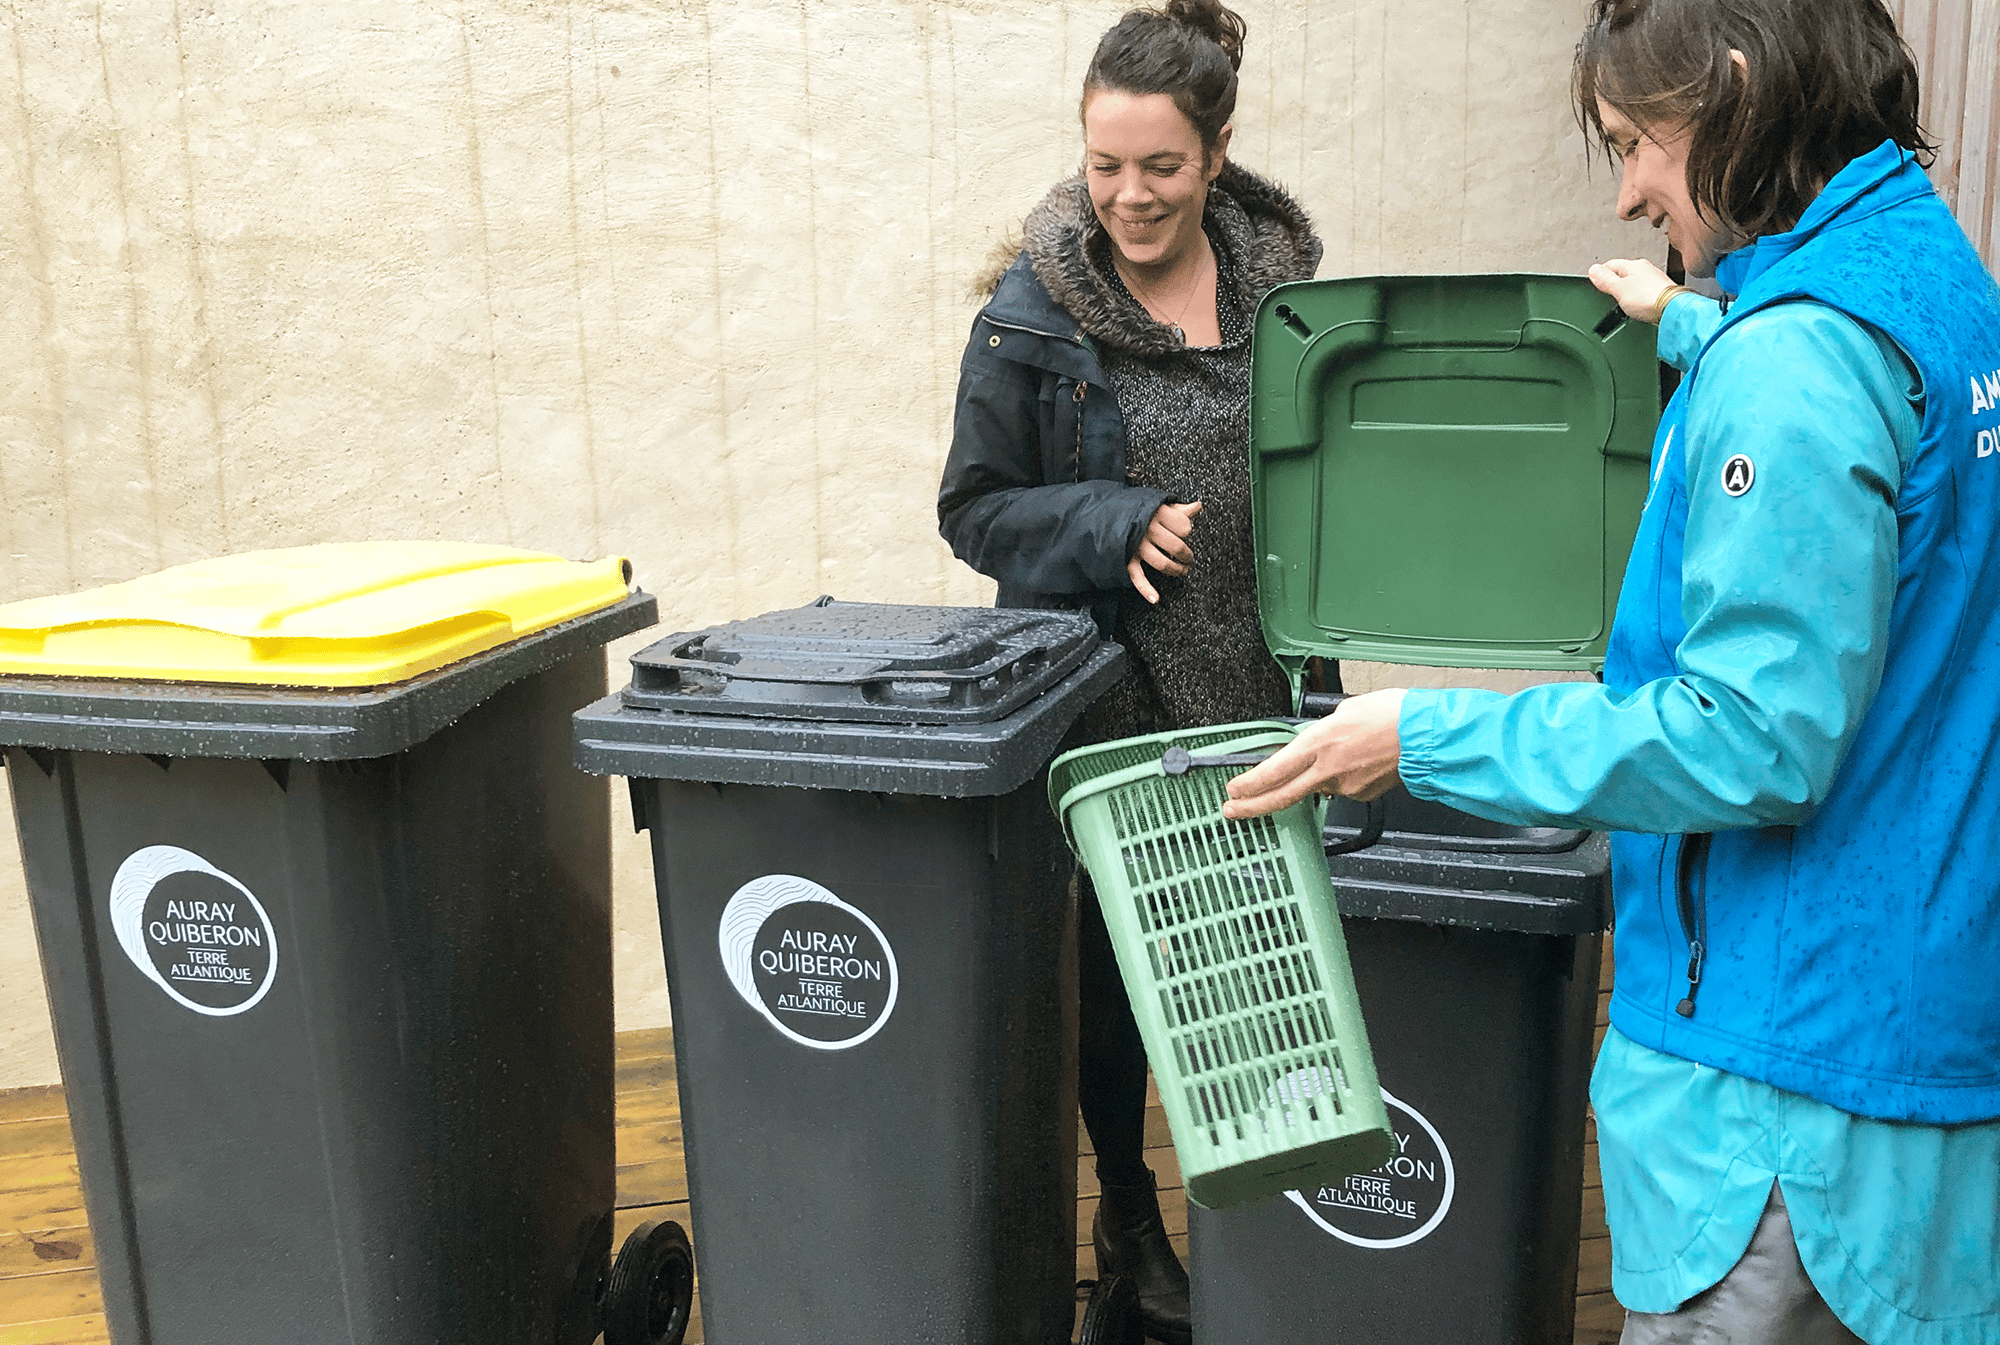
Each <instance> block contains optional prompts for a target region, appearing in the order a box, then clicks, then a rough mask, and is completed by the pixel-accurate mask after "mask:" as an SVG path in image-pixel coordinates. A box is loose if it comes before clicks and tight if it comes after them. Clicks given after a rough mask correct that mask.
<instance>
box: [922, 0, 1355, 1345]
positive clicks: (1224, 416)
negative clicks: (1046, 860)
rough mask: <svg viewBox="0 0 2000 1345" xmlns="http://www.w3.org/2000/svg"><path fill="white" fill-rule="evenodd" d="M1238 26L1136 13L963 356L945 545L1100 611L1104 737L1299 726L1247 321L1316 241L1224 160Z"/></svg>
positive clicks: (1102, 1123)
mask: <svg viewBox="0 0 2000 1345" xmlns="http://www.w3.org/2000/svg"><path fill="white" fill-rule="evenodd" d="M1243 38H1244V26H1243V22H1242V20H1241V19H1240V18H1238V17H1237V16H1236V15H1235V14H1233V13H1231V12H1230V11H1229V10H1227V9H1225V8H1223V7H1222V6H1221V5H1220V4H1219V3H1217V2H1216V0H1172V3H1170V4H1168V5H1167V6H1166V8H1165V9H1162V10H1135V11H1134V12H1132V13H1130V14H1127V15H1126V16H1125V17H1124V18H1123V19H1122V20H1120V21H1119V23H1118V24H1117V25H1116V26H1115V27H1113V28H1112V29H1111V31H1110V32H1108V33H1106V34H1105V35H1104V38H1103V40H1102V41H1101V42H1100V43H1099V45H1098V48H1097V51H1096V54H1095V56H1094V57H1093V58H1092V60H1091V63H1090V68H1089V71H1088V73H1087V74H1086V76H1085V78H1084V86H1083V98H1082V104H1081V107H1080V109H1079V111H1080V117H1081V120H1082V123H1083V151H1084V154H1083V166H1082V171H1081V172H1079V173H1078V174H1077V175H1076V176H1075V177H1072V178H1070V179H1069V180H1067V181H1065V182H1061V183H1058V184H1057V185H1056V187H1055V189H1054V190H1053V191H1051V192H1050V193H1049V194H1048V196H1047V197H1046V198H1045V199H1044V200H1043V201H1042V203H1041V204H1040V205H1039V206H1037V207H1036V208H1035V209H1034V211H1033V212H1032V213H1031V214H1030V215H1029V216H1028V219H1027V221H1026V225H1025V229H1024V232H1025V235H1026V240H1025V241H1026V246H1025V247H1024V248H1023V249H1022V250H1021V252H1020V254H1019V255H1018V256H1015V257H1009V258H1008V259H1007V262H1008V263H1009V264H1008V265H1007V268H1006V270H1005V272H1004V274H1002V275H1000V276H998V277H997V278H996V279H995V281H994V284H993V286H992V290H991V293H992V297H991V300H990V301H989V302H988V303H987V305H986V307H985V308H984V309H983V310H981V312H980V314H979V317H978V318H977V320H976V321H975V322H974V323H973V331H972V339H971V341H970V343H969V344H968V346H967V348H966V352H965V358H964V360H963V362H962V364H961V365H960V374H959V385H958V404H957V412H956V416H955V419H954V422H953V434H952V446H951V455H950V458H949V460H948V461H947V463H946V464H945V470H944V481H943V485H942V487H941V489H940V491H939V495H938V522H939V526H940V530H941V531H942V532H943V534H944V536H945V538H946V540H947V541H949V542H950V543H951V545H952V550H953V551H954V553H956V554H957V555H958V557H959V558H960V559H962V560H964V561H965V562H967V563H968V564H970V565H971V566H972V567H973V568H974V569H976V570H978V571H979V572H980V573H982V574H986V575H989V576H991V577H993V578H995V579H997V580H999V581H1000V596H999V601H1000V605H1001V606H1023V607H1055V608H1066V609H1084V610H1089V611H1091V612H1092V613H1093V614H1094V615H1095V616H1096V618H1097V621H1098V625H1099V627H1100V629H1101V630H1102V631H1103V632H1104V633H1105V634H1106V635H1107V636H1110V637H1112V638H1114V639H1116V640H1117V641H1118V642H1119V643H1120V644H1122V645H1123V646H1125V649H1126V651H1127V654H1128V656H1129V659H1130V663H1129V671H1128V673H1127V675H1126V677H1125V678H1124V680H1122V681H1121V682H1120V683H1119V684H1118V685H1117V686H1116V687H1114V688H1113V689H1112V690H1111V691H1109V692H1107V693H1106V694H1105V696H1104V697H1103V698H1102V699H1101V700H1099V702H1098V703H1097V704H1096V705H1095V706H1094V707H1092V709H1091V710H1090V711H1089V712H1087V714H1086V717H1085V722H1084V731H1085V733H1086V734H1088V735H1089V737H1090V738H1091V740H1092V741H1105V740H1109V739H1114V738H1124V737H1130V736H1132V735H1134V734H1139V733H1152V732H1157V731H1160V730H1164V729H1177V728H1192V727H1196V726H1200V725H1207V724H1220V723H1232V722H1237V721H1241V720H1246V719H1257V718H1262V717H1264V716H1268V715H1273V714H1283V713H1285V712H1286V711H1288V710H1289V709H1290V700H1291V695H1290V687H1289V684H1288V683H1287V681H1286V678H1285V676H1284V674H1283V673H1282V672H1280V671H1279V669H1278V666H1277V664H1276V662H1275V661H1273V659H1272V658H1271V655H1270V652H1269V651H1268V650H1267V649H1266V648H1265V647H1264V641H1263V637H1262V634H1261V631H1260V628H1259V625H1258V619H1257V603H1256V578H1255V566H1254V565H1253V563H1252V558H1251V549H1250V500H1249V494H1250V492H1249V470H1248V450H1247V444H1246V440H1247V433H1248V407H1249V382H1250V319H1251V317H1252V315H1253V314H1254V313H1255V311H1256V307H1257V302H1258V300H1259V299H1260V298H1261V297H1262V296H1263V294H1264V292H1265V291H1266V290H1268V289H1270V288H1271V286H1273V285H1275V284H1279V283H1281V282H1284V281H1288V280H1303V279H1305V278H1307V277H1309V276H1311V275H1312V273H1313V270H1314V268H1315V267H1316V266H1317V265H1318V263H1319V257H1320V244H1319V240H1318V239H1317V238H1316V237H1315V236H1314V235H1313V232H1312V228H1311V226H1310V224H1309V223H1308V222H1307V220H1306V217H1305V213H1304V212H1303V211H1302V210H1301V209H1300V208H1299V206H1298V204H1297V203H1296V202H1294V201H1293V200H1292V198H1291V197H1290V196H1288V195H1287V194H1286V193H1285V192H1284V191H1282V190H1280V189H1279V188H1278V187H1276V186H1274V185H1273V184H1271V183H1270V182H1267V181H1265V180H1264V179H1263V178H1260V177H1258V176H1256V175H1255V174H1253V173H1250V172H1247V171H1245V170H1244V169H1242V168H1241V167H1239V166H1237V165H1236V164H1234V163H1231V162H1230V160H1229V145H1230V139H1231V125H1230V118H1231V117H1232V116H1233V115H1234V111H1235V107H1236V67H1237V65H1238V63H1239V62H1240V61H1241V59H1242V54H1243ZM1080 901H1081V905H1080V910H1079V940H1080V956H1079V964H1080V965H1079V981H1080V985H1079V992H1080V998H1081V1001H1082V1033H1081V1045H1080V1056H1081V1076H1080V1080H1079V1089H1078V1091H1079V1094H1080V1098H1079V1100H1080V1102H1081V1105H1082V1110H1083V1119H1084V1124H1085V1125H1086V1126H1087V1127H1088V1129H1089V1131H1090V1136H1091V1140H1092V1142H1093V1144H1094V1146H1095V1150H1096V1153H1097V1171H1098V1179H1099V1183H1100V1187H1101V1189H1102V1191H1103V1198H1102V1200H1101V1202H1100V1204H1099V1206H1098V1226H1097V1229H1096V1241H1097V1247H1098V1263H1099V1265H1100V1266H1101V1267H1103V1268H1104V1269H1105V1271H1106V1273H1110V1272H1112V1271H1120V1272H1123V1273H1124V1274H1126V1275H1128V1276H1130V1277H1131V1278H1132V1279H1133V1280H1134V1281H1135V1282H1136V1286H1137V1288H1138V1290H1139V1295H1140V1302H1141V1307H1142V1310H1143V1312H1144V1316H1145V1320H1146V1328H1147V1331H1148V1333H1149V1334H1150V1335H1152V1336H1153V1337H1154V1338H1155V1339H1158V1340H1162V1341H1166V1342H1169V1343H1170V1345H1171V1343H1172V1342H1185V1341H1187V1340H1188V1339H1189V1325H1188V1291H1187V1276H1186V1274H1185V1273H1184V1272H1183V1270H1182V1268H1181V1266H1180V1263H1179V1262H1178V1260H1176V1259H1175V1256H1174V1253H1173V1249H1172V1247H1171V1245H1170V1244H1169V1243H1168V1241H1167V1237H1166V1232H1165V1230H1164V1228H1163V1227H1162V1224H1161V1221H1160V1213H1159V1206H1158V1203H1157V1201H1156V1199H1155V1196H1154V1190H1153V1176H1152V1173H1151V1172H1149V1171H1147V1169H1146V1167H1145V1165H1144V1162H1143V1161H1142V1159H1141V1152H1142V1147H1143V1145H1144V1127H1143V1122H1144V1110H1145V1089H1146V1060H1145V1054H1144V1051H1143V1049H1142V1047H1141V1046H1140V1044H1139V1035H1138V1029H1137V1027H1136V1026H1135V1025H1134V1023H1133V1020H1132V1011H1131V1007H1130V1005H1129V1003H1128V1002H1127V1000H1126V997H1125V993H1124V989H1123V986H1122V983H1121V981H1120V979H1119V974H1118V968H1117V963H1116V960H1115V958H1114V956H1113V954H1112V951H1111V946H1110V940H1109V936H1108V935H1107V934H1106V933H1105V932H1104V922H1103V918H1102V916H1101V914H1100V913H1099V911H1098V909H1097V903H1096V901H1095V898H1094V896H1092V895H1091V894H1090V893H1089V892H1088V889H1087V887H1086V888H1085V889H1084V892H1083V894H1082V896H1081V898H1080Z"/></svg>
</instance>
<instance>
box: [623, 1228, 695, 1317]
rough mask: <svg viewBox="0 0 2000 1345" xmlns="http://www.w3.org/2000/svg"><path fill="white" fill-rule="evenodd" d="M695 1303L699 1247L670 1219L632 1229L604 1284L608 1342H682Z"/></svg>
mask: <svg viewBox="0 0 2000 1345" xmlns="http://www.w3.org/2000/svg"><path fill="white" fill-rule="evenodd" d="M693 1309H694V1249H693V1248H692V1247H690V1246H688V1235H687V1231H686V1230H685V1229H683V1228H682V1227H681V1226H680V1225H679V1224H677V1223H675V1222H673V1220H671V1219H669V1220H666V1221H664V1222H647V1223H643V1224H640V1225H639V1226H638V1227H637V1228H635V1229H633V1230H632V1235H631V1236H630V1237H628V1238H626V1239H625V1245H624V1246H623V1247H621V1248H619V1250H618V1259H617V1260H616V1261H614V1262H613V1263H612V1265H611V1281H610V1283H609V1284H607V1285H606V1286H605V1288H604V1345H681V1337H682V1336H685V1335H686V1334H687V1329H688V1316H689V1314H690V1313H691V1312H692V1311H693Z"/></svg>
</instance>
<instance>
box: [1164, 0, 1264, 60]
mask: <svg viewBox="0 0 2000 1345" xmlns="http://www.w3.org/2000/svg"><path fill="white" fill-rule="evenodd" d="M1165 8H1166V15H1167V17H1168V18H1170V19H1172V20H1173V21H1174V22H1175V23H1178V24H1182V25H1184V26H1186V27H1188V28H1192V29H1194V30H1195V31H1196V32H1197V33H1200V34H1201V35H1202V36H1203V37H1205V38H1207V39H1208V40H1209V41H1211V42H1213V43H1214V44H1215V45H1216V46H1218V47H1221V48H1222V51H1223V54H1224V55H1226V56H1227V57H1229V66H1230V68H1231V69H1232V70H1241V69H1242V68H1243V37H1244V34H1245V33H1247V32H1248V31H1249V28H1248V26H1247V25H1246V24H1245V23H1244V22H1243V16H1242V15H1240V14H1238V13H1237V12H1236V11H1235V10H1233V9H1230V8H1228V7H1226V6H1225V5H1224V4H1223V3H1222V0H1167V3H1166V6H1165Z"/></svg>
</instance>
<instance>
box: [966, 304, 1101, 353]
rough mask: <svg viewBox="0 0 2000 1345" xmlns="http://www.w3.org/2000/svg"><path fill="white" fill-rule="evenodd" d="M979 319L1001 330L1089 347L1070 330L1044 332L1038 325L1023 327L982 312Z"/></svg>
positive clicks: (1078, 335)
mask: <svg viewBox="0 0 2000 1345" xmlns="http://www.w3.org/2000/svg"><path fill="white" fill-rule="evenodd" d="M979 320H980V321H981V322H983V323H985V324H986V325H987V326H989V327H998V328H1000V330H1002V331H1007V332H1026V333H1027V334H1028V335H1029V336H1042V337H1047V338H1048V339H1049V340H1051V341H1066V342H1068V343H1069V344H1070V345H1073V346H1082V347H1083V348H1084V349H1085V350H1088V349H1090V346H1089V344H1088V343H1086V342H1085V341H1084V339H1083V337H1082V335H1081V334H1080V333H1077V332H1071V333H1070V334H1069V335H1068V336H1064V335H1063V334H1062V333H1061V332H1045V331H1043V330H1042V329H1041V328H1039V327H1023V326H1022V325H1021V324H1020V323H1018V322H1002V321H1000V320H999V319H998V318H993V317H988V316H986V315H985V314H983V313H982V314H981V315H980V317H979Z"/></svg>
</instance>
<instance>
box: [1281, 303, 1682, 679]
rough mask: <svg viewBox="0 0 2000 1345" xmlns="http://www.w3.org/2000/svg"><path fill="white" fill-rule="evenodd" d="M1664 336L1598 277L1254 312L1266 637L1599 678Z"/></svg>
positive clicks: (1380, 654) (1299, 653)
mask: <svg viewBox="0 0 2000 1345" xmlns="http://www.w3.org/2000/svg"><path fill="white" fill-rule="evenodd" d="M1659 393H1660V383H1659V365H1658V362H1657V356H1656V354H1655V333H1654V330H1653V329H1652V328H1651V327H1649V326H1647V325H1645V324H1643V323H1638V322H1631V321H1628V320H1626V319H1625V318H1624V316H1623V314H1621V313H1620V312H1619V311H1618V309H1617V306H1616V305H1614V304H1613V303H1612V302H1611V300H1610V299H1609V298H1607V297H1605V296H1604V295H1602V294H1600V293H1598V291H1597V290H1596V288H1595V287H1593V286H1592V285H1591V284H1590V282H1589V281H1588V280H1586V279H1583V278H1582V277H1580V276H1544V275H1473V276H1378V277H1370V278H1356V279H1341V280H1309V281H1301V282H1299V283H1297V284H1291V285H1280V286H1278V287H1277V288H1276V289H1274V290H1272V291H1271V292H1270V293H1269V294H1268V295H1266V296H1265V298H1264V301H1263V303H1262V304H1261V305H1259V307H1258V311H1257V320H1256V327H1255V333H1254V342H1253V346H1252V354H1251V374H1250V485H1251V511H1252V519H1253V530H1254V537H1255V545H1256V548H1257V549H1256V554H1257V556H1258V557H1259V564H1258V572H1257V605H1258V610H1259V613H1260V615H1261V617H1262V620H1263V626H1264V638H1265V640H1266V641H1267V642H1268V643H1269V645H1270V647H1271V652H1272V653H1273V654H1275V655H1276V656H1277V658H1278V661H1279V663H1281V664H1282V665H1284V667H1285V668H1286V670H1287V671H1288V672H1290V673H1291V674H1292V678H1293V685H1294V686H1295V687H1296V686H1297V685H1298V679H1299V676H1300V674H1301V671H1302V669H1303V666H1304V663H1305V660H1306V659H1308V658H1310V657H1312V656H1314V655H1322V656H1328V657H1338V658H1354V659H1373V660H1379V661H1383V662H1389V663H1422V664H1432V665H1445V666H1460V667H1478V668H1535V669H1548V670H1566V669H1596V668H1599V667H1601V666H1602V665H1603V662H1604V648H1605V643H1606V640H1607V638H1608V636H1609V634H1610V630H1611V618H1612V613H1613V611H1614V609H1615V608H1616V606H1617V602H1618V586H1619V581H1620V579H1621V578H1622V576H1623V574H1624V568H1625V556H1626V552H1627V551H1628V550H1630V548H1631V544H1632V534H1633V530H1634V529H1635V528H1636V526H1637V524H1638V520H1639V510H1640V507H1641V506H1642V505H1643V504H1644V502H1645V494H1646V484H1647V472H1648V462H1649V459H1650V457H1651V453H1652V443H1653V431H1654V427H1655V425H1656V424H1657V422H1658V419H1659Z"/></svg>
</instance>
